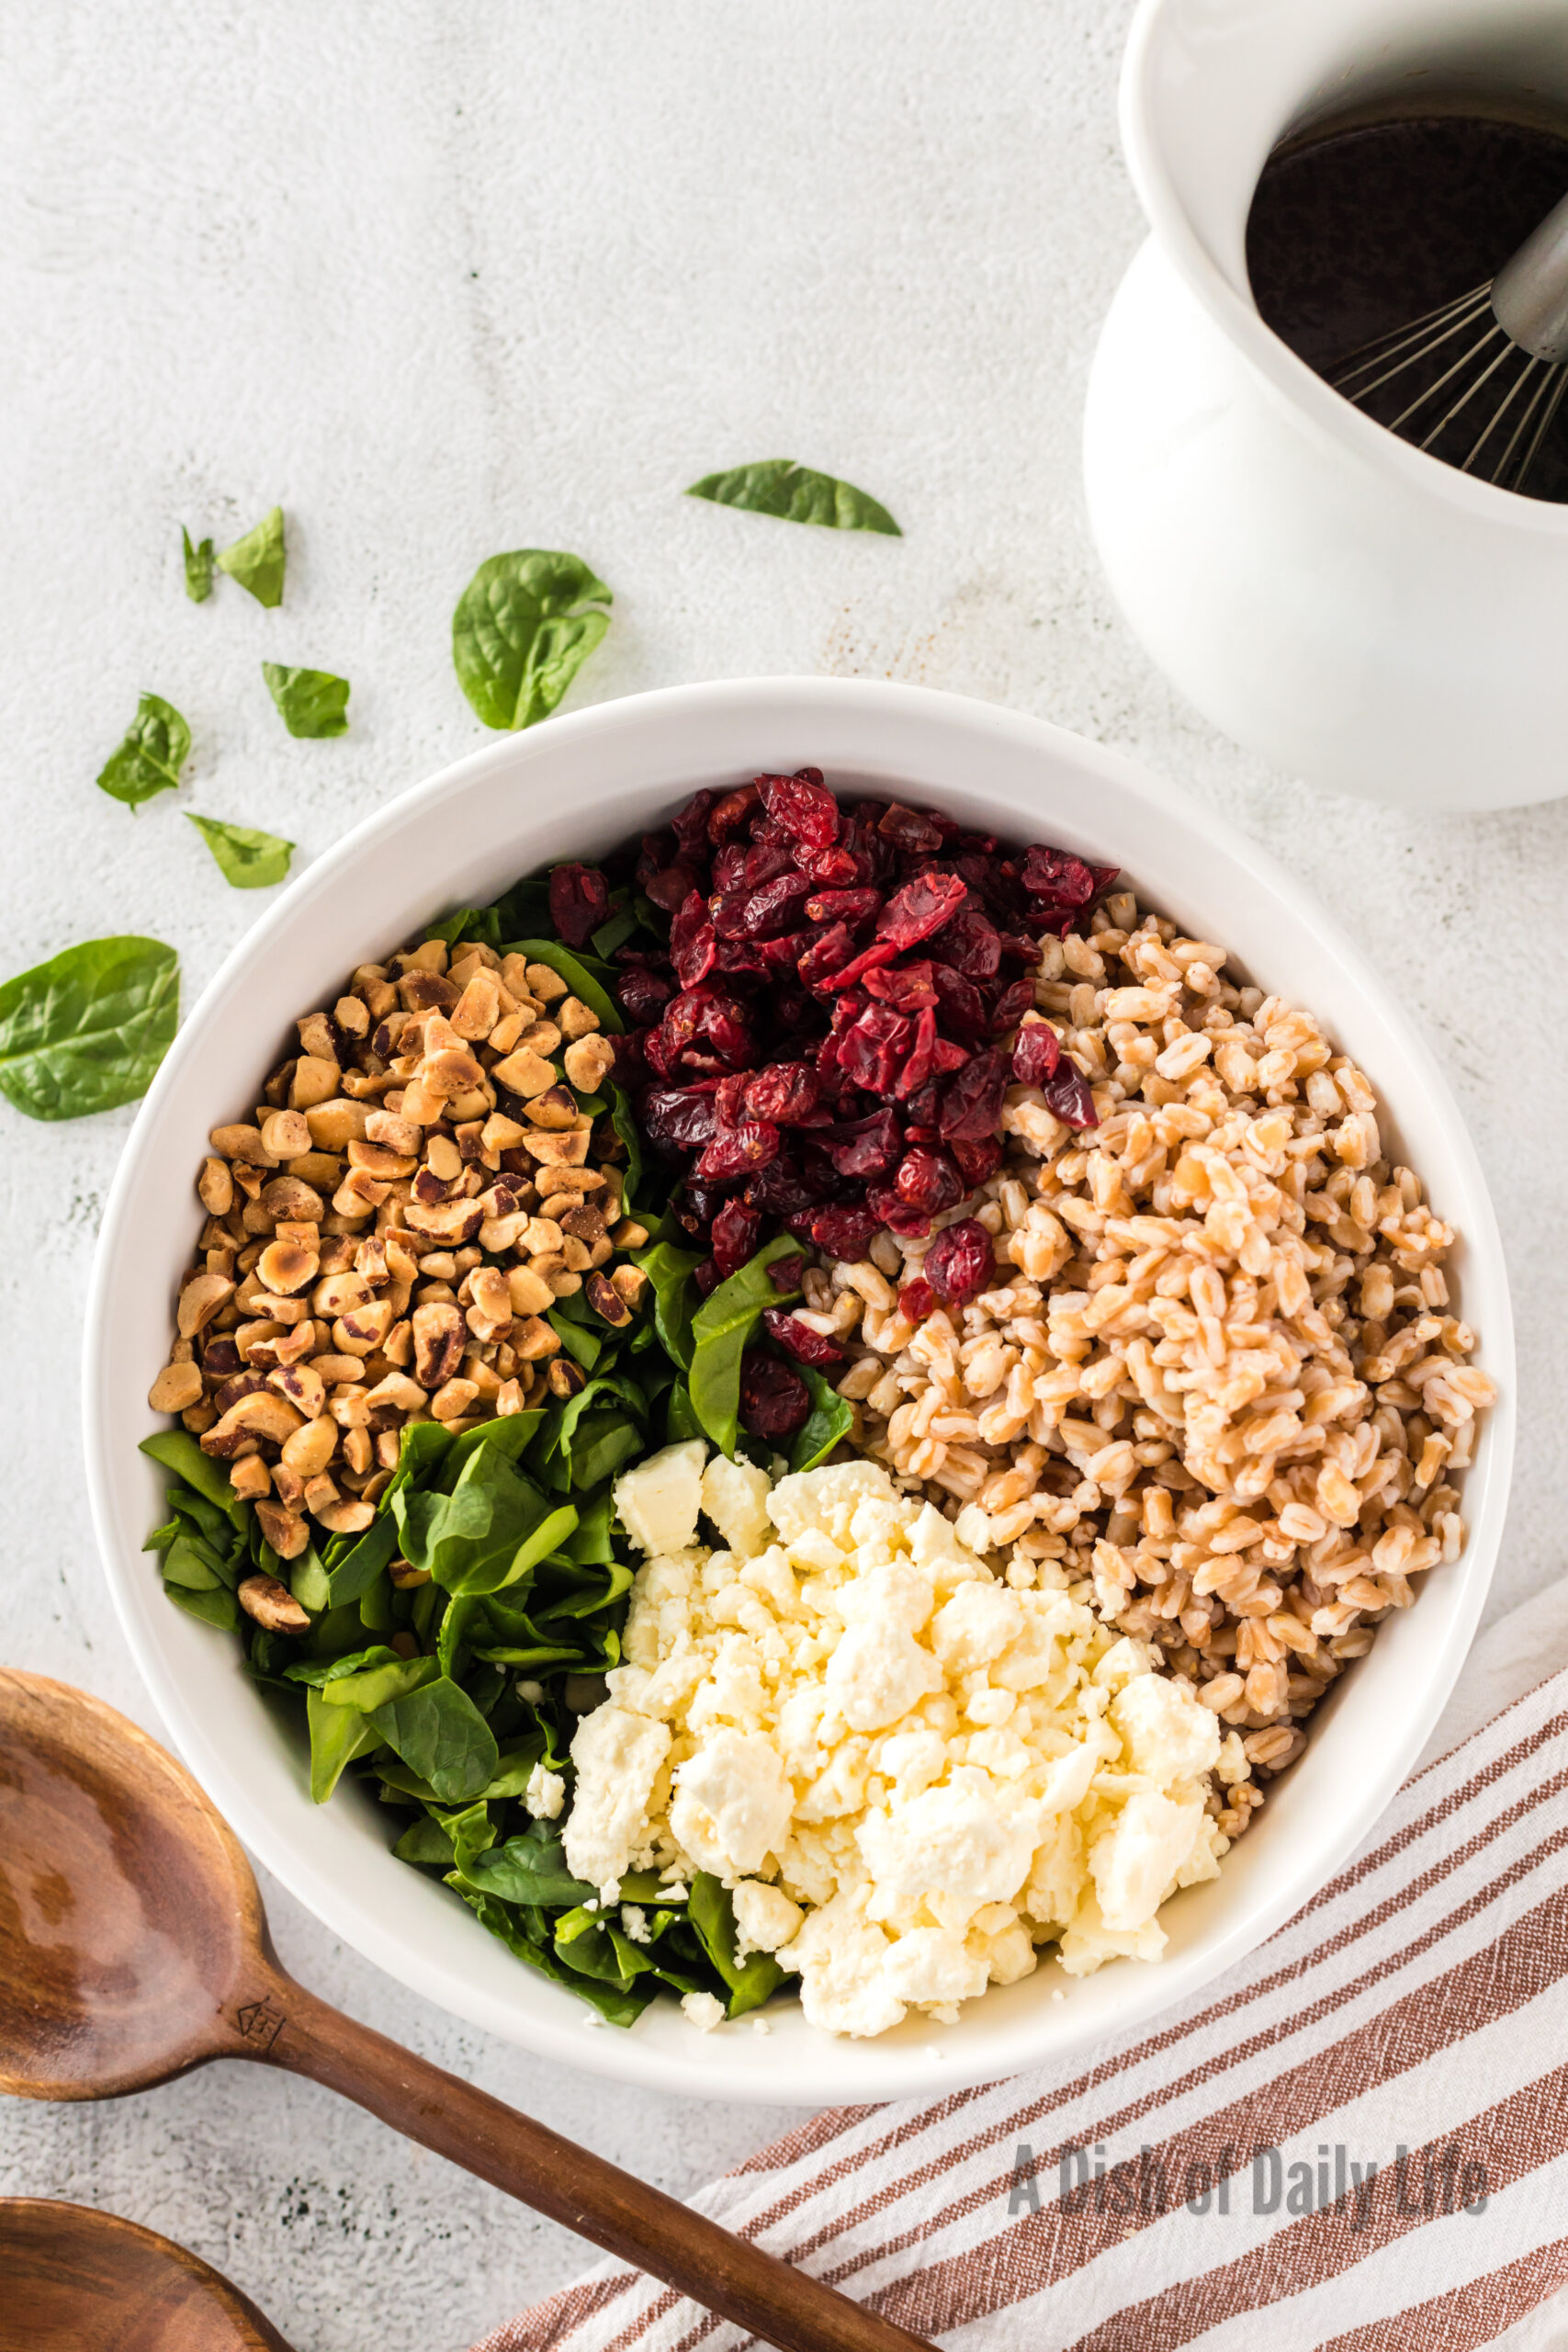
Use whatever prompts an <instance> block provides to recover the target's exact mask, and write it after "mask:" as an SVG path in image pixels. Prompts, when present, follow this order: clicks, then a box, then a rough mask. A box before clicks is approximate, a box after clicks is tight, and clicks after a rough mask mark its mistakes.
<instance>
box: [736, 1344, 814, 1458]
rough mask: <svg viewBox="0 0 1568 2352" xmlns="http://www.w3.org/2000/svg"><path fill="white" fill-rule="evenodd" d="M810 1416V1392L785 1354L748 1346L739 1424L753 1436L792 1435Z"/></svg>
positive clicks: (743, 1361) (742, 1366) (742, 1372)
mask: <svg viewBox="0 0 1568 2352" xmlns="http://www.w3.org/2000/svg"><path fill="white" fill-rule="evenodd" d="M810 1417H811V1392H810V1390H809V1389H808V1388H807V1385H806V1383H805V1381H804V1380H802V1378H801V1376H800V1374H799V1373H798V1372H796V1371H795V1369H794V1368H793V1366H792V1365H790V1364H787V1363H784V1361H783V1359H782V1357H779V1356H771V1355H768V1354H766V1353H764V1351H762V1349H761V1348H748V1349H747V1351H746V1352H745V1354H744V1355H743V1356H742V1357H741V1359H740V1426H741V1428H742V1429H746V1430H750V1432H751V1435H752V1436H753V1437H768V1438H786V1437H793V1436H794V1435H795V1431H796V1430H798V1429H804V1428H805V1426H806V1423H807V1420H808V1419H810Z"/></svg>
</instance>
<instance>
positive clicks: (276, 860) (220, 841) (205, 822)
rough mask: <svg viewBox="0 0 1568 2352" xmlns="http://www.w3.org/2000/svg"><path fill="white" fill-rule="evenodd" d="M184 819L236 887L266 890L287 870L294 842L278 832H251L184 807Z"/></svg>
mask: <svg viewBox="0 0 1568 2352" xmlns="http://www.w3.org/2000/svg"><path fill="white" fill-rule="evenodd" d="M186 821H187V823H189V824H192V825H194V826H195V827H196V829H197V832H198V833H199V834H200V835H201V838H202V840H203V841H204V842H206V843H207V846H208V848H209V850H210V851H211V852H212V854H213V856H214V858H215V859H216V860H217V863H218V870H219V872H220V874H221V875H222V876H223V879H224V880H225V882H228V883H231V884H232V886H233V888H235V889H236V890H269V889H270V888H272V886H273V884H274V883H275V882H281V881H282V880H283V877H284V876H285V875H286V874H287V873H288V861H289V859H290V858H291V857H292V856H293V854H294V843H293V842H286V841H284V840H283V839H282V838H281V836H280V835H278V834H276V833H258V832H254V831H252V830H251V828H250V826H249V825H226V824H224V823H223V822H222V820H220V819H219V818H217V817H197V816H194V815H193V814H192V813H191V811H190V810H189V809H186Z"/></svg>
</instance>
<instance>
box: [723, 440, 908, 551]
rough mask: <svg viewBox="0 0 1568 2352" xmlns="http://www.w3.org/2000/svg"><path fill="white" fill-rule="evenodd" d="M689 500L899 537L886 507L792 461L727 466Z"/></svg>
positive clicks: (832, 477)
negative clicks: (705, 500)
mask: <svg viewBox="0 0 1568 2352" xmlns="http://www.w3.org/2000/svg"><path fill="white" fill-rule="evenodd" d="M686 495H687V497H688V498H711V499H712V500H713V501H714V503H715V504H716V505H718V506H739V507H742V508H744V510H745V512H746V513H747V514H748V515H778V516H780V517H781V519H782V520H783V521H784V522H786V523H822V524H825V525H826V526H828V528H829V530H834V531H881V532H883V533H884V534H885V535H886V537H889V538H894V539H897V538H902V537H903V533H902V532H901V531H900V530H899V528H898V526H897V523H896V522H895V521H894V520H893V517H892V515H889V513H888V512H887V509H886V506H881V505H879V504H878V503H877V502H876V500H875V499H874V498H868V497H867V495H866V493H865V492H864V491H863V490H857V489H856V488H855V486H854V484H853V483H852V482H848V481H839V480H838V478H837V476H836V475H833V474H819V473H818V472H816V471H815V470H814V469H812V468H811V467H810V466H797V465H796V464H795V459H794V458H759V459H758V460H757V461H756V463H755V464H753V465H750V466H730V467H728V469H726V470H725V471H724V472H723V473H716V474H705V475H704V476H703V478H702V480H701V481H694V483H693V484H692V486H691V488H690V490H689V491H688V492H686Z"/></svg>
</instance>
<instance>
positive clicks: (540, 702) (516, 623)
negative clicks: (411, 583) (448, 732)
mask: <svg viewBox="0 0 1568 2352" xmlns="http://www.w3.org/2000/svg"><path fill="white" fill-rule="evenodd" d="M611 601H612V599H611V595H610V591H609V590H608V588H606V587H605V585H604V582H603V581H602V580H601V579H599V578H598V577H597V576H596V575H595V574H594V573H593V572H592V571H590V570H589V568H588V566H587V565H586V564H585V563H584V562H583V560H582V559H581V556H575V555H565V554H559V553H557V552H554V551H552V550H551V549H549V548H517V549H516V550H515V551H514V552H513V553H512V554H510V555H492V556H491V557H490V558H489V559H488V560H487V561H485V562H484V563H481V564H480V566H479V570H478V571H476V572H475V574H474V576H473V578H472V579H471V580H470V581H469V582H468V586H467V587H466V588H465V589H464V591H463V593H462V595H461V596H460V597H459V598H458V600H457V611H456V612H455V613H454V614H453V616H452V661H453V664H454V666H455V668H456V670H457V683H458V684H459V685H460V686H461V687H462V689H463V692H464V693H465V694H466V695H467V696H468V700H469V702H470V703H471V704H472V706H473V707H474V709H475V710H476V711H478V713H479V717H480V718H482V719H483V721H484V723H485V725H486V726H487V727H505V728H517V727H532V726H533V725H534V724H535V722H536V720H537V719H541V718H548V717H549V715H550V713H551V711H552V710H554V708H555V707H556V705H557V704H558V702H559V700H560V698H561V696H562V695H564V694H565V692H566V690H567V688H568V687H569V686H570V684H571V682H572V680H573V678H575V677H576V675H577V673H578V672H579V670H580V669H581V667H582V664H583V663H584V662H586V661H587V659H588V657H589V655H590V654H591V653H592V650H593V649H594V647H595V646H596V645H597V644H598V643H599V640H600V639H601V638H602V637H603V636H604V632H605V630H606V629H607V628H609V626H610V616H609V614H608V613H607V612H605V611H604V609H603V607H604V605H608V604H609V603H610V602H611Z"/></svg>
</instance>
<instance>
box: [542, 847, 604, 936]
mask: <svg viewBox="0 0 1568 2352" xmlns="http://www.w3.org/2000/svg"><path fill="white" fill-rule="evenodd" d="M609 911H610V886H609V884H608V883H607V882H606V881H605V879H604V876H603V875H602V874H601V873H600V871H599V868H598V867H597V866H596V865H575V864H574V865H558V866H557V867H556V869H555V872H554V873H553V874H552V875H551V876H550V921H551V922H552V923H553V924H554V925H555V927H556V931H557V933H558V936H559V937H560V938H562V939H564V940H565V942H566V944H567V945H568V946H569V947H586V946H587V944H588V943H589V941H590V940H591V939H592V936H593V934H594V933H595V932H596V931H597V930H598V928H599V926H600V924H601V923H602V922H604V920H605V918H606V917H607V915H608V914H609Z"/></svg>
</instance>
